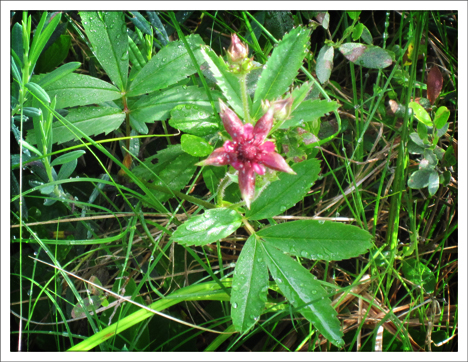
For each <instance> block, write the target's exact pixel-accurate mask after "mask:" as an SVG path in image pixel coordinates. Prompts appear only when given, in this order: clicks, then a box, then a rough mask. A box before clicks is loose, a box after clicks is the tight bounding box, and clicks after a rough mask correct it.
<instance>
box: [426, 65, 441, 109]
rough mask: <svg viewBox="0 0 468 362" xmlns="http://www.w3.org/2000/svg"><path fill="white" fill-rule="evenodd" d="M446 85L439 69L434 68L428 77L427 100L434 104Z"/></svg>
mask: <svg viewBox="0 0 468 362" xmlns="http://www.w3.org/2000/svg"><path fill="white" fill-rule="evenodd" d="M443 84H444V79H443V77H442V74H441V73H440V70H439V67H438V66H434V67H432V69H431V71H430V72H429V75H428V76H427V98H428V99H429V102H431V104H434V102H435V100H436V99H437V97H438V96H439V94H440V92H441V91H442V85H443Z"/></svg>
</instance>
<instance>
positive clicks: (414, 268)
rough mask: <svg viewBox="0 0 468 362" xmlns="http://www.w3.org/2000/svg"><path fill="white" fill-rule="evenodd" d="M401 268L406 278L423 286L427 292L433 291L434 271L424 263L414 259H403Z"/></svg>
mask: <svg viewBox="0 0 468 362" xmlns="http://www.w3.org/2000/svg"><path fill="white" fill-rule="evenodd" d="M401 270H402V271H403V274H404V276H405V278H406V279H408V280H409V281H411V282H412V283H414V284H416V286H419V287H423V288H424V290H425V291H426V293H427V294H430V293H433V292H434V290H435V286H436V279H435V276H434V273H433V272H432V271H431V269H429V268H428V267H427V266H426V265H424V264H423V263H421V262H420V261H418V260H416V259H408V260H405V261H403V264H402V266H401Z"/></svg>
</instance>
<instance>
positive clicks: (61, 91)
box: [40, 73, 122, 109]
mask: <svg viewBox="0 0 468 362" xmlns="http://www.w3.org/2000/svg"><path fill="white" fill-rule="evenodd" d="M40 79H41V80H42V78H40ZM44 89H45V90H46V91H47V93H48V94H49V95H50V97H51V98H53V97H55V96H57V105H56V107H57V108H58V109H60V108H65V107H74V106H85V105H87V104H97V103H103V102H107V101H113V100H115V99H117V98H121V97H122V94H121V93H120V92H119V90H118V89H117V88H116V87H115V86H113V85H112V84H110V83H107V82H104V81H102V80H100V79H98V78H94V77H91V76H89V75H84V74H76V73H70V74H67V75H65V76H64V77H62V78H61V79H59V80H56V81H54V82H53V83H49V84H48V85H47V86H44Z"/></svg>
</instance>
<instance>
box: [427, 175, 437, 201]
mask: <svg viewBox="0 0 468 362" xmlns="http://www.w3.org/2000/svg"><path fill="white" fill-rule="evenodd" d="M439 184H440V179H439V174H438V173H437V172H436V171H433V172H431V174H430V175H429V185H428V186H427V190H428V191H429V195H431V196H434V195H435V193H436V192H437V190H438V189H439Z"/></svg>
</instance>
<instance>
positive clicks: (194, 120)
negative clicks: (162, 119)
mask: <svg viewBox="0 0 468 362" xmlns="http://www.w3.org/2000/svg"><path fill="white" fill-rule="evenodd" d="M169 124H170V125H171V126H172V127H174V128H176V129H179V130H181V131H183V132H188V133H191V134H194V135H196V136H205V135H208V134H210V133H214V132H216V131H217V130H218V129H219V125H218V120H217V118H216V117H215V116H214V115H213V108H212V107H211V105H208V104H207V105H200V106H199V105H192V104H180V105H178V106H176V107H174V109H173V110H172V111H171V119H169Z"/></svg>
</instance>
